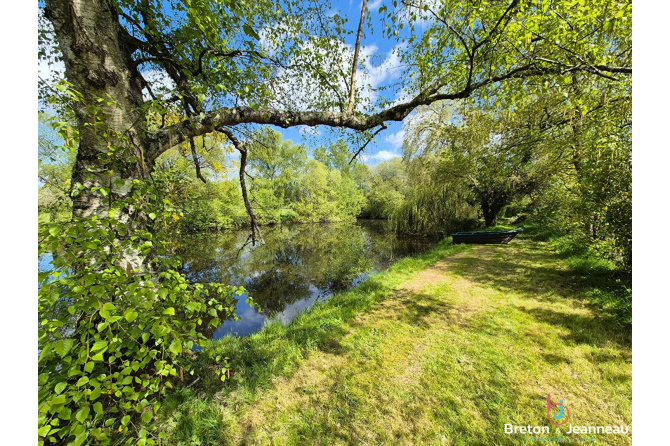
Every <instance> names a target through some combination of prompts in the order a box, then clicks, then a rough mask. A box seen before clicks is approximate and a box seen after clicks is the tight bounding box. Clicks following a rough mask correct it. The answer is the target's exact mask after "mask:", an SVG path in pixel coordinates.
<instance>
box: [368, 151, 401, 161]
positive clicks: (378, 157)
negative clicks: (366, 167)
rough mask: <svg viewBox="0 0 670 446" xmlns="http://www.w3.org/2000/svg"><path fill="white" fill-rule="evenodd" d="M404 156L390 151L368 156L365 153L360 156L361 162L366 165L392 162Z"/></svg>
mask: <svg viewBox="0 0 670 446" xmlns="http://www.w3.org/2000/svg"><path fill="white" fill-rule="evenodd" d="M401 156H402V155H400V154H399V153H395V152H389V151H388V150H380V151H379V152H377V153H375V154H372V155H367V154H365V153H363V154H361V155H360V159H361V161H363V162H364V163H365V164H377V163H378V162H380V161H390V160H392V159H393V158H400V157H401Z"/></svg>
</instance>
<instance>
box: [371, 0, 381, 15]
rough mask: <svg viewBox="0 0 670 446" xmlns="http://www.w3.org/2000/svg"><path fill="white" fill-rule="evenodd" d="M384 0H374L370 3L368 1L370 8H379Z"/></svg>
mask: <svg viewBox="0 0 670 446" xmlns="http://www.w3.org/2000/svg"><path fill="white" fill-rule="evenodd" d="M383 1H384V0H372V1H371V2H370V3H368V10H370V11H372V10H373V9H377V8H379V6H380V5H381V4H382V2H383ZM374 12H376V11H374Z"/></svg>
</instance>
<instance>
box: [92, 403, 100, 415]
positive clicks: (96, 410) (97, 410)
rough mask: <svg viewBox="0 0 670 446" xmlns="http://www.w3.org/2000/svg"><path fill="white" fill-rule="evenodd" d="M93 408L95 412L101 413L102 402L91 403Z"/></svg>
mask: <svg viewBox="0 0 670 446" xmlns="http://www.w3.org/2000/svg"><path fill="white" fill-rule="evenodd" d="M93 410H94V411H95V413H98V414H102V403H100V402H99V401H98V402H97V403H95V404H94V405H93Z"/></svg>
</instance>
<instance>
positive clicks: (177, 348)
mask: <svg viewBox="0 0 670 446" xmlns="http://www.w3.org/2000/svg"><path fill="white" fill-rule="evenodd" d="M168 350H170V352H172V353H173V354H175V355H178V354H179V353H181V341H177V340H174V341H172V343H171V344H170V347H168Z"/></svg>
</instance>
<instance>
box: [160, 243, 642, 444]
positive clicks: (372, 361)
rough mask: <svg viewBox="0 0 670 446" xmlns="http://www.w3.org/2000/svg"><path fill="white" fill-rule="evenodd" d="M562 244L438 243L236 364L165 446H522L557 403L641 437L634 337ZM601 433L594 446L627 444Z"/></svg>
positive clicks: (190, 407) (262, 336)
mask: <svg viewBox="0 0 670 446" xmlns="http://www.w3.org/2000/svg"><path fill="white" fill-rule="evenodd" d="M583 277H584V271H580V270H579V268H575V265H574V264H572V263H571V262H570V261H569V259H566V258H565V256H562V255H561V254H560V253H557V252H556V251H555V249H553V248H552V245H550V244H549V243H546V242H536V241H532V240H529V239H520V240H519V239H517V240H515V241H514V242H513V243H512V244H510V245H502V246H463V245H459V246H454V245H451V244H448V243H447V242H442V243H440V244H439V245H438V246H437V247H436V248H435V249H433V250H432V251H430V252H429V253H426V254H424V255H422V256H419V257H416V258H411V259H404V260H402V261H400V262H398V263H397V264H395V265H393V266H392V267H391V268H390V269H389V270H388V271H386V272H384V273H381V274H378V275H376V276H373V277H371V278H370V279H368V280H367V281H366V282H364V283H363V284H362V285H361V286H359V287H358V288H356V289H354V290H351V291H349V292H346V293H342V294H338V295H335V296H333V297H332V298H331V299H329V300H328V301H327V302H326V303H324V304H322V305H318V306H316V307H314V309H313V310H311V311H309V312H307V313H304V314H303V315H301V316H299V317H298V318H297V319H296V320H295V321H294V323H293V324H291V325H289V326H287V327H284V326H281V325H279V324H273V325H270V326H268V327H267V328H265V329H264V330H262V331H261V332H259V333H257V334H255V335H252V336H249V337H246V338H225V339H223V340H221V341H220V342H217V343H215V344H214V345H213V346H211V347H210V348H208V349H207V350H206V351H205V352H204V354H203V355H201V357H200V358H199V359H198V361H199V362H200V363H201V364H200V366H201V367H202V368H203V369H206V368H207V367H208V366H209V364H210V361H211V359H208V358H213V357H216V356H217V355H222V356H227V357H229V358H230V364H231V370H232V374H231V376H230V379H229V380H227V382H226V383H221V382H220V381H218V380H217V378H216V376H215V374H214V373H211V374H203V375H201V377H200V378H199V379H198V380H197V381H195V382H192V383H191V384H190V386H191V387H188V388H187V387H183V388H181V389H180V390H178V391H177V392H176V393H175V395H173V397H171V399H170V400H169V401H167V402H166V405H165V416H166V421H165V423H164V426H163V427H164V428H165V429H166V431H167V432H168V434H169V438H168V441H167V444H212V445H214V444H216V445H220V444H391V443H392V444H473V445H479V444H525V443H526V442H527V439H526V438H525V437H524V436H509V435H506V434H505V433H504V424H506V423H512V424H517V425H527V424H530V425H548V422H547V419H546V397H547V393H550V394H551V395H552V398H560V399H563V400H564V402H565V404H566V407H569V410H570V416H571V419H570V422H572V423H574V424H578V425H590V424H592V425H624V424H625V425H628V424H630V423H631V347H630V327H629V326H626V325H624V326H622V325H620V324H619V322H618V319H617V318H616V317H615V315H613V314H612V313H611V312H609V311H607V308H604V309H603V307H602V305H601V304H600V303H598V302H596V301H594V300H593V299H592V296H591V295H590V293H592V291H593V289H594V286H593V284H591V283H589V281H588V280H584V278H583ZM629 443H630V437H621V436H615V435H610V436H608V437H605V436H604V435H599V436H597V438H596V444H629Z"/></svg>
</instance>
